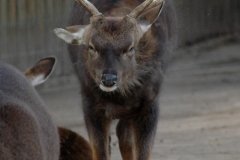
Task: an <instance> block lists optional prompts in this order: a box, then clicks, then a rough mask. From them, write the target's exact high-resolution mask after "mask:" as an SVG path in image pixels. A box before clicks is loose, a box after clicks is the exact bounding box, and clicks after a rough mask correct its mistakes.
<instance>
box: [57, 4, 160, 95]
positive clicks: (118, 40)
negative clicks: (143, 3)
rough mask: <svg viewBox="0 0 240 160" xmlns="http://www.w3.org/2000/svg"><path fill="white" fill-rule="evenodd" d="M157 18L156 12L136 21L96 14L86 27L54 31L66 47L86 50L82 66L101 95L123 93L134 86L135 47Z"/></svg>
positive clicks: (72, 27) (135, 81) (134, 18)
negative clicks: (101, 91) (79, 47)
mask: <svg viewBox="0 0 240 160" xmlns="http://www.w3.org/2000/svg"><path fill="white" fill-rule="evenodd" d="M150 1H151V0H150ZM161 2H162V1H161ZM87 3H89V2H88V1H87ZM155 5H156V4H155ZM154 7H155V6H154ZM150 9H151V8H150ZM94 12H95V10H94ZM96 12H97V11H96ZM134 14H136V13H134ZM148 14H149V13H148ZM158 14H159V9H158V10H157V12H156V13H155V14H153V15H154V16H153V15H152V14H150V15H151V16H150V17H146V15H144V16H142V18H139V19H136V17H132V16H125V17H104V16H103V15H102V14H99V13H97V15H94V16H92V17H91V19H90V24H89V25H78V26H71V27H67V28H66V29H61V28H58V29H55V30H54V31H55V33H56V34H57V36H58V37H60V38H62V39H63V40H65V41H66V42H67V43H70V44H77V45H82V44H83V45H85V46H86V52H84V53H81V54H84V57H85V65H86V67H87V70H88V72H89V74H90V76H91V78H92V79H93V80H94V81H95V83H96V84H97V85H98V86H99V87H100V88H101V89H102V90H103V91H106V92H111V91H114V90H116V89H119V90H120V91H121V90H122V91H124V90H125V89H126V88H128V87H129V85H132V84H134V83H137V79H136V78H135V77H136V76H135V74H136V66H137V63H136V59H135V55H136V53H137V45H138V42H139V40H140V38H141V37H142V35H143V34H144V33H145V32H146V31H147V30H148V29H149V28H150V26H151V24H152V23H153V22H152V21H154V20H155V19H156V16H158ZM130 15H132V14H130ZM151 17H153V18H151ZM151 19H153V20H151ZM148 21H151V22H148Z"/></svg>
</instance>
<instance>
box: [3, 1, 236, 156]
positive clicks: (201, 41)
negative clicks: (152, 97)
mask: <svg viewBox="0 0 240 160" xmlns="http://www.w3.org/2000/svg"><path fill="white" fill-rule="evenodd" d="M173 2H174V5H175V8H176V15H177V20H178V44H177V48H176V49H175V51H174V54H173V57H172V61H171V62H170V65H169V67H168V69H167V72H166V73H165V78H164V83H163V85H162V93H161V101H160V105H161V116H160V117H161V118H160V121H159V127H158V130H157V135H156V139H155V145H154V148H153V150H152V151H153V154H152V159H153V160H159V159H161V160H239V157H240V152H239V148H240V141H239V139H240V118H239V117H240V99H239V97H240V0H173ZM73 3H74V0H0V60H1V61H4V62H8V63H10V64H12V65H14V66H16V67H17V68H19V69H20V70H23V71H24V70H25V69H26V68H27V67H29V66H31V65H32V64H33V63H34V62H36V61H37V60H38V59H40V58H44V57H47V56H55V57H57V59H58V63H57V66H56V67H55V70H54V73H53V75H52V76H51V77H50V78H49V80H48V81H47V82H46V83H44V84H43V85H41V86H39V87H38V88H37V89H38V90H39V91H40V94H41V96H42V97H43V99H44V101H45V103H46V105H47V106H48V107H49V110H50V112H51V115H52V116H53V118H54V120H55V121H56V123H57V125H59V126H63V127H67V128H70V129H72V130H74V131H76V132H77V133H79V134H81V135H83V136H84V137H85V138H88V136H87V133H86V129H85V127H84V121H83V113H82V111H81V107H79V106H80V101H81V99H80V96H79V87H78V82H77V79H76V76H75V75H74V71H73V68H72V64H71V62H70V58H69V54H68V51H67V44H66V43H65V42H63V41H62V40H60V39H59V38H57V37H56V36H55V34H54V33H53V29H54V28H59V27H65V26H67V23H68V17H69V15H70V11H71V8H72V6H73ZM111 135H112V149H113V150H112V157H114V160H120V159H121V156H120V153H119V149H118V145H117V143H118V142H117V138H116V136H114V135H115V131H114V129H113V130H112V131H111Z"/></svg>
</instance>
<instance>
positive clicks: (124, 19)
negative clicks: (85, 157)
mask: <svg viewBox="0 0 240 160" xmlns="http://www.w3.org/2000/svg"><path fill="white" fill-rule="evenodd" d="M91 2H92V3H93V4H94V5H95V6H96V8H97V9H98V10H99V11H100V12H101V13H102V14H103V15H98V16H93V17H91V16H90V14H89V13H88V12H87V11H86V10H85V9H84V8H82V7H81V6H80V5H79V4H77V3H76V4H75V5H74V8H73V11H72V14H71V18H70V21H69V25H82V26H77V27H76V28H77V29H76V28H75V31H78V32H76V33H74V34H72V33H70V32H71V31H73V29H72V28H74V27H70V28H66V30H67V31H66V30H64V29H57V30H55V33H56V34H57V35H58V36H59V37H60V38H62V39H64V40H65V41H66V42H68V43H72V44H84V45H82V46H73V45H70V46H69V51H70V57H71V60H72V62H73V64H74V68H75V70H76V73H77V76H78V78H79V82H80V87H81V98H82V106H83V111H84V118H85V123H86V127H87V130H88V134H89V138H90V143H91V148H92V153H93V160H109V159H110V148H109V146H108V144H109V138H108V137H109V129H110V124H111V122H112V120H114V119H119V120H120V121H119V123H118V125H117V136H118V139H119V145H120V150H121V154H122V157H123V159H124V160H130V159H135V160H146V159H148V160H149V159H150V155H151V148H152V145H153V142H154V137H155V133H156V128H157V122H158V115H159V94H160V86H161V83H162V79H163V72H164V70H165V68H166V62H167V59H168V54H169V53H170V52H171V44H172V42H173V39H174V35H175V22H176V21H175V16H174V11H173V7H172V3H171V2H170V0H167V1H166V4H165V7H164V8H163V11H162V13H161V15H160V16H159V17H158V19H157V20H156V21H155V22H154V20H155V18H156V17H157V15H158V13H159V12H158V11H159V8H160V7H159V6H158V7H154V8H151V6H150V7H147V8H146V9H145V10H144V12H142V13H141V15H140V16H139V17H137V19H133V18H130V17H129V16H126V15H127V14H129V13H130V12H131V11H132V10H133V9H134V8H135V7H137V6H138V5H139V4H140V3H141V2H143V1H141V0H133V1H128V0H102V1H99V0H92V1H91ZM148 22H149V23H148ZM151 22H154V23H153V24H152V26H151V28H149V29H148V30H146V32H143V31H144V29H147V27H148V25H146V26H145V28H144V27H142V26H141V25H142V24H143V25H144V24H145V23H147V24H151ZM88 24H89V25H88ZM84 25H85V26H84ZM140 28H141V29H140ZM70 29H71V31H70ZM83 31H85V32H84V34H82V33H83ZM77 34H78V36H79V37H81V38H79V39H78V36H77ZM63 35H64V36H63ZM69 37H70V38H69ZM71 38H72V39H71ZM75 38H76V39H75ZM73 42H74V43H73ZM106 69H107V70H113V71H115V72H116V75H117V89H116V90H113V91H110V92H107V91H104V90H103V89H102V88H101V87H99V84H100V83H101V76H102V75H103V72H104V70H106ZM100 86H101V85H100Z"/></svg>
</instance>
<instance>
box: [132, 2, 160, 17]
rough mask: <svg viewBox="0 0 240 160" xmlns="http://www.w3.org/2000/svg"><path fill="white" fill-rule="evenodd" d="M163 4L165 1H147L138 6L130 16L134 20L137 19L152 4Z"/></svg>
mask: <svg viewBox="0 0 240 160" xmlns="http://www.w3.org/2000/svg"><path fill="white" fill-rule="evenodd" d="M156 1H158V3H161V2H163V1H164V0H145V1H144V2H143V3H142V4H140V5H139V6H137V7H136V8H135V9H134V10H133V11H132V12H131V13H130V14H129V15H128V16H129V17H132V18H137V17H138V16H139V15H140V14H141V13H142V12H143V11H144V10H145V9H146V8H147V7H148V6H149V5H150V4H151V3H156Z"/></svg>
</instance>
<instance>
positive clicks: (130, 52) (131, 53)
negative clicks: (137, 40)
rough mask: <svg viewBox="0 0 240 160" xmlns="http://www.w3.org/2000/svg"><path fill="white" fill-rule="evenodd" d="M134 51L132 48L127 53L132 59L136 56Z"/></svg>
mask: <svg viewBox="0 0 240 160" xmlns="http://www.w3.org/2000/svg"><path fill="white" fill-rule="evenodd" d="M134 50H135V48H134V47H131V48H130V49H129V50H128V51H127V53H126V54H127V56H129V57H132V56H133V55H134Z"/></svg>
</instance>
